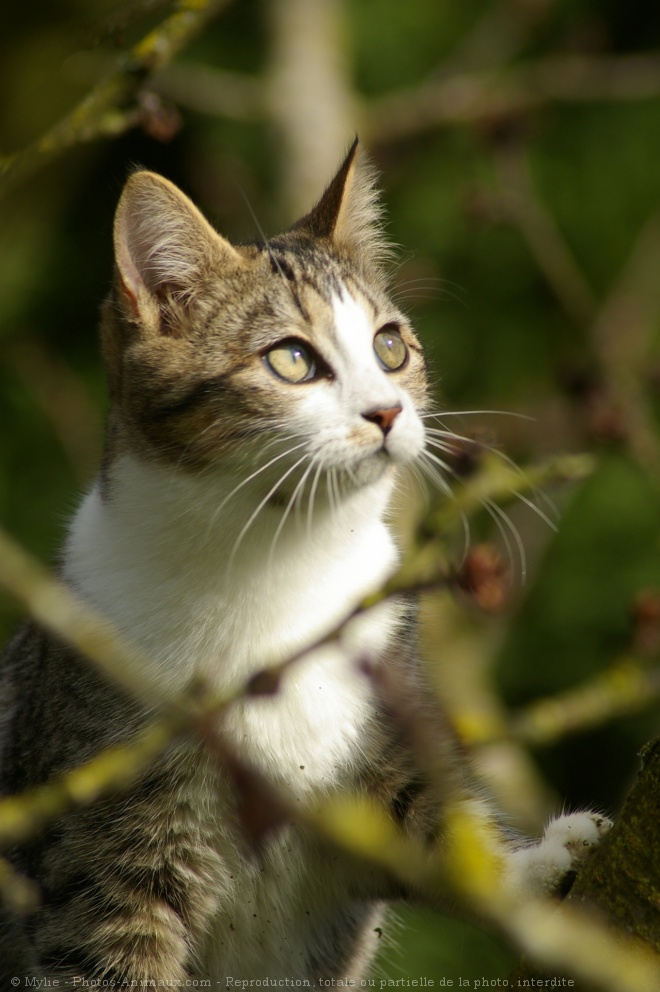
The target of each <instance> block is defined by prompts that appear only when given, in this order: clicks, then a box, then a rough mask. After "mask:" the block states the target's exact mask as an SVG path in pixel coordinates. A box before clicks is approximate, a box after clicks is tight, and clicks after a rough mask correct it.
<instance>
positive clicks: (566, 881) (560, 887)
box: [508, 813, 612, 895]
mask: <svg viewBox="0 0 660 992" xmlns="http://www.w3.org/2000/svg"><path fill="white" fill-rule="evenodd" d="M611 827H612V821H611V820H608V819H607V817H605V816H601V815H600V814H598V813H568V814H566V815H565V816H558V817H557V818H556V819H554V820H551V821H550V823H549V824H548V825H547V827H546V828H545V831H544V833H543V836H542V838H541V840H540V841H539V843H538V844H534V845H533V846H531V847H523V848H520V849H519V850H517V851H513V852H512V853H511V855H510V861H509V871H508V877H509V882H510V884H511V885H512V886H513V887H514V888H515V889H517V890H519V891H527V892H528V893H530V894H536V895H541V894H545V895H554V894H557V893H561V892H562V891H565V890H566V889H567V887H568V886H570V883H571V881H572V879H573V877H574V876H575V873H576V871H578V870H579V868H580V865H581V864H582V862H583V861H584V860H585V858H587V857H588V856H589V854H591V853H592V851H593V850H594V849H595V848H596V847H598V845H599V844H600V842H601V840H602V838H603V837H604V836H605V834H607V833H608V831H609V830H610V829H611Z"/></svg>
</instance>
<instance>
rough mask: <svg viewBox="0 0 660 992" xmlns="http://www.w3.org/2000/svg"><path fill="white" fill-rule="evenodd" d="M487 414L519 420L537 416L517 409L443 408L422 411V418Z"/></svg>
mask: <svg viewBox="0 0 660 992" xmlns="http://www.w3.org/2000/svg"><path fill="white" fill-rule="evenodd" d="M485 414H493V415H495V416H498V417H515V418H516V419H517V420H529V421H531V422H533V421H534V420H535V419H536V418H535V417H530V416H529V414H527V413H518V412H517V411H516V410H443V411H442V412H441V413H422V414H420V417H421V419H422V420H432V419H434V418H435V419H436V420H440V419H441V418H442V417H473V416H482V415H485Z"/></svg>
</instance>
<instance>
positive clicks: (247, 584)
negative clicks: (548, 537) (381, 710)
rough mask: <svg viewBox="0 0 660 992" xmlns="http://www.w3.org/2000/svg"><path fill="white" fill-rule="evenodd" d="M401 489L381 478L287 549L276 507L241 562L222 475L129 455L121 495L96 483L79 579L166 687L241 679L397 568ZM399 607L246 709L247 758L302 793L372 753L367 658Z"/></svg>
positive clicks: (69, 562) (328, 624)
mask: <svg viewBox="0 0 660 992" xmlns="http://www.w3.org/2000/svg"><path fill="white" fill-rule="evenodd" d="M389 488H390V486H389V483H386V484H385V487H384V485H383V481H382V480H381V482H380V483H379V484H378V491H377V492H374V491H373V490H374V487H370V488H369V489H368V490H365V491H360V492H359V493H357V494H356V496H355V497H353V498H351V499H350V500H348V501H347V502H346V503H345V504H342V505H341V506H340V507H338V508H335V510H334V511H333V513H332V514H330V513H328V514H326V515H324V516H322V517H320V518H319V519H318V520H317V521H315V525H314V528H313V529H312V533H311V535H310V533H309V530H308V528H307V527H306V526H305V525H304V523H303V524H301V522H300V521H297V522H296V521H292V522H291V525H290V527H288V528H287V529H286V530H285V531H283V532H282V534H281V535H280V539H279V543H278V546H277V555H276V556H273V555H272V554H271V544H272V537H273V532H274V530H275V529H276V528H277V522H278V520H279V519H280V517H281V509H280V510H277V512H276V511H275V510H266V511H265V512H263V513H262V514H261V515H260V517H259V519H258V521H256V522H255V525H254V527H253V528H252V529H251V531H250V533H249V535H248V536H247V538H246V540H245V542H244V544H243V546H242V554H241V558H240V560H239V559H238V558H236V559H234V560H233V561H231V552H232V549H233V546H234V543H235V540H236V534H237V521H236V519H233V518H232V514H231V513H230V512H229V509H228V510H227V511H226V512H224V511H223V514H222V515H221V517H220V519H218V520H214V514H215V510H216V508H217V505H218V503H219V502H220V499H219V498H218V496H217V495H216V496H215V497H214V498H210V497H209V495H208V480H206V483H205V488H204V490H202V489H200V487H199V486H197V485H196V484H195V483H194V481H191V480H190V479H185V478H181V477H175V476H174V474H173V473H172V472H171V471H170V470H168V469H165V468H160V467H157V466H153V465H145V464H144V463H142V462H139V461H137V460H136V459H133V458H125V459H123V460H122V462H121V463H120V465H119V466H118V470H117V471H116V473H115V481H114V483H113V489H112V493H111V497H110V498H109V499H108V500H103V499H102V498H101V495H100V493H99V492H98V490H96V489H94V490H93V491H92V492H91V493H90V494H89V496H88V497H87V498H86V500H85V501H84V503H83V505H82V506H81V508H80V510H79V512H78V514H77V515H76V517H75V519H74V522H73V526H72V528H71V532H70V536H69V540H68V543H67V546H66V554H65V574H66V576H67V578H68V579H69V581H71V582H72V584H73V585H74V587H75V588H76V589H77V591H78V592H79V594H81V595H82V596H83V597H84V598H85V599H87V600H88V601H89V602H90V603H91V604H92V605H93V606H94V607H95V608H96V609H97V610H99V611H100V612H101V613H102V614H103V615H104V616H106V617H107V618H108V619H109V620H110V621H112V622H113V623H114V624H115V625H116V626H117V627H118V629H119V630H120V631H121V632H122V633H123V634H124V635H125V636H126V637H127V638H130V639H131V640H132V641H133V642H134V643H135V644H136V645H137V646H139V647H140V648H141V649H142V650H143V651H144V652H145V653H146V654H147V655H148V657H149V658H150V659H151V671H149V672H145V675H148V676H150V677H152V678H153V679H155V680H157V681H158V683H159V685H160V686H161V687H165V688H167V689H168V690H169V691H172V692H175V691H177V690H178V689H181V688H182V687H183V686H185V685H186V684H187V683H188V682H189V681H190V679H191V678H193V677H194V676H202V677H203V678H204V679H206V680H208V681H209V682H210V683H211V684H212V685H213V686H214V687H216V688H220V689H222V688H229V687H230V686H231V687H233V686H234V685H236V684H237V683H238V684H240V683H241V682H244V681H245V680H246V679H247V678H248V677H249V676H250V675H251V674H253V673H254V672H256V671H258V670H260V669H262V668H263V667H265V666H267V665H269V664H273V663H275V662H278V661H281V660H283V659H284V658H286V657H288V656H289V655H291V654H292V653H293V652H295V651H297V650H299V649H300V648H302V647H305V646H307V645H310V644H313V643H315V642H316V641H317V640H318V639H319V638H321V637H323V636H324V635H325V634H327V633H328V632H329V631H330V630H332V628H333V627H334V626H335V625H336V624H337V623H338V622H339V621H341V620H342V619H343V618H344V617H345V616H346V615H347V614H348V613H349V612H350V611H351V610H352V609H353V608H354V606H355V605H356V603H357V602H359V600H360V599H361V597H362V596H364V595H365V594H366V593H367V592H369V591H370V590H372V589H374V588H376V587H378V586H379V585H380V583H381V582H382V581H383V579H384V578H385V577H386V576H387V574H388V573H389V572H390V571H391V570H392V568H393V566H394V564H395V561H396V551H395V548H394V546H393V542H392V539H391V536H390V534H389V531H388V529H387V527H386V526H385V525H384V524H383V522H382V520H381V516H382V513H381V512H379V510H380V509H381V507H380V506H379V505H378V504H379V503H381V504H382V503H384V502H385V500H386V499H387V496H388V490H389ZM383 490H384V491H383ZM145 508H147V509H145ZM148 508H151V509H150V510H149V509H148ZM236 512H237V511H236ZM241 513H242V519H244V517H245V508H244V506H243V507H242V508H241ZM210 522H211V523H210ZM230 562H231V567H229V563H230ZM397 613H398V611H397V608H396V607H393V606H391V605H389V604H385V605H383V606H382V607H380V608H379V609H378V610H376V611H374V612H373V613H370V614H368V615H365V616H363V617H360V618H358V619H356V620H354V621H353V622H352V623H351V624H350V626H349V627H348V628H347V629H346V631H345V634H344V636H343V638H342V639H341V640H340V641H339V642H333V643H332V645H326V646H324V647H322V648H319V649H318V650H316V651H315V652H314V653H313V654H311V655H310V656H309V657H308V658H306V659H304V660H302V661H300V662H298V663H297V664H296V665H295V666H294V667H293V668H292V669H291V670H290V672H289V673H287V676H286V678H285V679H284V681H283V684H282V688H281V691H280V692H279V693H278V694H277V695H276V696H274V697H268V698H258V699H251V700H249V701H246V702H245V703H244V704H241V705H239V706H236V707H235V709H234V710H233V712H232V714H231V716H230V719H229V722H228V730H229V733H230V734H231V735H232V736H233V737H234V739H235V742H236V744H237V745H238V746H240V748H241V750H242V753H243V754H244V756H246V757H247V758H248V759H249V760H252V761H254V762H256V763H257V764H258V765H260V766H261V767H262V768H263V769H264V771H266V772H267V773H268V774H269V775H271V776H273V777H274V778H276V779H284V780H286V781H287V782H288V784H289V785H290V786H292V787H293V788H295V790H296V791H299V790H302V791H305V790H306V788H307V787H310V786H312V785H314V784H316V785H317V786H318V785H321V784H323V785H327V786H331V785H332V784H333V783H334V782H335V777H336V773H337V770H338V768H339V766H340V765H344V766H345V765H346V763H347V762H348V763H350V760H351V757H352V755H354V754H356V753H357V752H358V751H359V740H358V738H359V733H360V728H361V727H362V726H363V724H364V721H365V719H366V718H367V717H368V715H369V712H370V703H369V686H368V683H367V680H366V679H365V678H364V676H363V675H362V674H361V673H360V671H359V665H358V662H359V661H360V660H361V658H363V657H373V656H374V655H376V654H378V653H379V652H380V651H382V649H383V648H384V647H385V645H386V643H387V641H388V639H389V637H390V636H391V633H392V629H393V628H394V627H395V626H396V617H397ZM301 766H304V767H303V768H301Z"/></svg>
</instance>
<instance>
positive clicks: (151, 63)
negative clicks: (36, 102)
mask: <svg viewBox="0 0 660 992" xmlns="http://www.w3.org/2000/svg"><path fill="white" fill-rule="evenodd" d="M230 2H231V0H177V2H176V4H175V7H174V11H173V13H172V14H170V16H169V17H168V18H166V19H165V20H164V21H163V22H162V23H161V24H160V25H159V26H158V27H157V28H155V29H154V30H153V31H150V32H149V33H148V34H147V35H145V37H144V38H142V39H141V40H140V41H139V42H137V44H136V45H134V46H133V47H132V48H131V49H130V50H129V51H128V52H126V53H125V54H123V55H122V56H121V57H120V59H119V63H118V65H117V67H116V68H115V69H114V70H113V71H112V72H111V73H110V74H109V75H108V76H107V77H106V78H105V79H104V80H103V81H102V82H101V83H99V84H98V85H97V86H95V87H94V88H93V89H92V90H91V92H90V93H88V94H87V96H86V97H85V98H84V99H83V100H82V101H81V103H79V104H78V106H77V107H75V108H74V109H73V110H72V111H71V112H70V113H69V114H67V115H66V117H64V118H63V119H62V120H61V121H60V122H59V123H58V124H56V125H55V126H54V127H52V128H51V129H50V130H49V131H47V132H46V134H44V135H42V137H41V138H39V140H38V141H36V142H35V143H34V144H32V145H29V146H28V147H27V148H24V149H23V150H22V151H19V152H16V153H15V154H13V155H6V156H4V157H3V158H2V159H0V195H2V194H7V193H8V192H9V191H10V190H11V189H13V188H14V186H15V185H16V184H17V183H18V182H20V181H21V180H23V179H25V178H27V177H28V176H30V175H32V174H33V173H34V172H36V171H37V170H38V169H40V168H42V167H43V166H45V165H46V164H47V163H49V162H51V161H52V160H53V159H55V158H57V157H58V156H59V155H61V154H62V153H63V152H65V151H66V150H67V149H68V148H70V147H72V146H73V145H76V144H81V143H83V142H87V141H92V140H94V139H96V138H100V137H108V136H111V135H113V136H114V135H117V134H120V133H122V132H123V131H125V130H127V129H128V128H130V127H133V126H134V125H135V124H136V123H138V122H139V120H140V117H141V113H142V112H141V111H140V109H139V108H137V109H136V107H135V106H131V103H132V101H134V100H135V97H136V96H137V94H138V92H139V91H140V89H141V88H142V86H143V85H144V83H145V81H146V80H147V79H148V78H149V76H150V75H151V74H152V73H154V72H156V71H157V70H158V69H160V68H161V67H162V66H164V65H165V64H166V63H167V62H169V61H170V60H171V59H172V58H174V56H175V55H176V54H177V53H178V52H179V51H181V49H182V48H183V47H184V46H185V45H187V44H188V42H189V41H190V40H191V39H192V38H193V37H194V36H195V35H196V34H197V33H198V32H199V31H201V30H202V28H203V27H204V26H205V25H206V24H207V23H208V21H209V20H210V19H211V18H212V17H214V16H215V15H216V14H218V13H219V12H220V11H221V10H222V9H223V8H225V7H226V6H228V4H229V3H230Z"/></svg>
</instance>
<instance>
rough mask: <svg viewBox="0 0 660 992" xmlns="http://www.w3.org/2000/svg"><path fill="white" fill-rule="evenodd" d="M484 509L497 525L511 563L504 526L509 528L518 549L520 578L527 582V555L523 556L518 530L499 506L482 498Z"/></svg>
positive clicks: (508, 542) (509, 548) (511, 554)
mask: <svg viewBox="0 0 660 992" xmlns="http://www.w3.org/2000/svg"><path fill="white" fill-rule="evenodd" d="M481 503H482V506H483V507H484V509H485V510H486V511H487V512H488V513H489V514H490V516H491V517H492V518H493V520H494V521H495V523H496V524H497V527H498V530H499V532H500V534H501V535H502V540H503V541H504V544H505V546H506V549H507V554H508V555H509V559H510V561H511V562H512V563H513V552H512V549H511V543H510V541H509V540H508V538H507V536H506V532H505V530H504V526H503V525H504V524H506V526H507V527H508V528H509V531H510V533H511V534H512V535H513V538H514V540H515V542H516V545H517V547H518V555H519V558H520V577H521V580H522V582H523V583H525V582H526V580H527V555H526V554H525V546H524V544H523V541H522V538H521V536H520V534H519V532H518V528H517V527H516V526H515V525H514V524H513V522H512V520H511V518H510V517H509V516H508V514H506V513H505V512H504V510H503V509H502V507H501V506H498V505H497V503H495V502H494V501H493V500H492V499H487V498H485V497H484V499H482V501H481Z"/></svg>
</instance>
